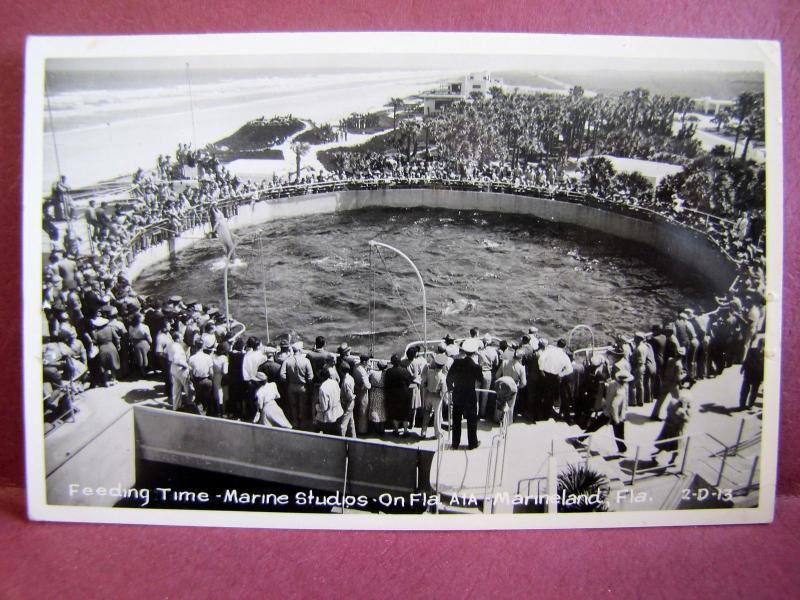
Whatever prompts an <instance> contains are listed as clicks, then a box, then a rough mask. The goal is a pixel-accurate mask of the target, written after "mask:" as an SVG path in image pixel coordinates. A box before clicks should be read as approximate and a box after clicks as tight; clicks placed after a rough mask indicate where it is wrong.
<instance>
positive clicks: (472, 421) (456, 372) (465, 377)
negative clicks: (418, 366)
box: [447, 338, 483, 450]
mask: <svg viewBox="0 0 800 600" xmlns="http://www.w3.org/2000/svg"><path fill="white" fill-rule="evenodd" d="M479 349H480V340H478V339H477V338H469V339H467V340H464V342H463V343H462V344H461V351H462V352H463V354H464V356H460V357H458V358H456V359H455V360H454V361H453V364H452V365H451V367H450V370H449V371H448V372H447V387H448V389H449V390H450V391H451V392H452V394H453V396H452V398H453V422H452V425H451V427H452V428H453V449H454V450H457V449H458V447H459V445H460V444H461V419H462V417H466V418H467V441H468V443H469V449H470V450H474V449H475V448H477V447H478V446H480V442H479V441H478V394H477V392H476V391H475V389H476V388H477V387H479V386H480V385H481V382H482V381H483V373H482V371H481V368H480V366H478V363H477V362H476V361H475V360H474V358H473V357H474V355H475V353H476V352H477V351H478V350H479Z"/></svg>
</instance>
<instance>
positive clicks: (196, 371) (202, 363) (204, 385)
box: [187, 342, 219, 417]
mask: <svg viewBox="0 0 800 600" xmlns="http://www.w3.org/2000/svg"><path fill="white" fill-rule="evenodd" d="M215 348H216V344H215V343H213V342H210V343H206V344H203V345H202V346H201V347H200V349H199V350H198V351H197V352H195V353H194V354H192V355H191V356H190V357H189V360H188V361H187V362H188V364H189V373H190V377H191V381H192V385H193V387H194V393H195V401H196V402H197V403H198V404H199V405H200V406H202V407H203V409H204V410H205V413H206V414H207V415H208V416H210V417H216V416H218V414H219V413H218V411H217V402H216V400H215V399H214V382H213V380H212V377H213V375H214V360H213V359H212V358H211V353H212V352H213V351H214V350H215Z"/></svg>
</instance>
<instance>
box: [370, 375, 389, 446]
mask: <svg viewBox="0 0 800 600" xmlns="http://www.w3.org/2000/svg"><path fill="white" fill-rule="evenodd" d="M375 367H376V368H375V369H373V370H371V371H370V372H369V385H370V390H369V405H368V406H367V417H368V419H369V422H370V423H371V424H372V427H373V428H374V429H375V431H377V432H378V433H379V434H381V435H383V433H384V430H385V427H386V420H387V412H386V394H385V390H384V375H385V373H386V369H388V368H389V363H387V362H386V361H385V360H379V361H377V363H376V365H375Z"/></svg>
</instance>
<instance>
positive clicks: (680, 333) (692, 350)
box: [675, 308, 700, 381]
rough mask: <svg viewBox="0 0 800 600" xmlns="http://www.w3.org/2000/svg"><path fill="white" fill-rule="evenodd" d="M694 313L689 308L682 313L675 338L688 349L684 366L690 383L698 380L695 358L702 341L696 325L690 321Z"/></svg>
mask: <svg viewBox="0 0 800 600" xmlns="http://www.w3.org/2000/svg"><path fill="white" fill-rule="evenodd" d="M692 313H693V311H692V309H691V308H687V309H685V310H683V311H681V313H680V314H679V315H678V318H677V319H675V336H676V337H677V338H678V343H679V344H680V345H681V346H683V347H684V348H685V349H686V357H685V359H684V361H685V363H684V364H685V366H686V373H687V377H688V378H689V380H690V381H694V380H695V379H697V372H696V368H695V356H696V355H697V348H698V347H699V346H700V341H699V340H698V339H697V331H695V329H694V325H692V323H691V320H690V319H691V317H692Z"/></svg>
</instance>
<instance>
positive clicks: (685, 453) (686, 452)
mask: <svg viewBox="0 0 800 600" xmlns="http://www.w3.org/2000/svg"><path fill="white" fill-rule="evenodd" d="M691 439H692V437H691V436H687V437H686V443H685V444H684V446H683V458H681V471H680V473H681V475H683V471H684V469H686V459H687V457H688V456H689V442H690V441H691Z"/></svg>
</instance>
